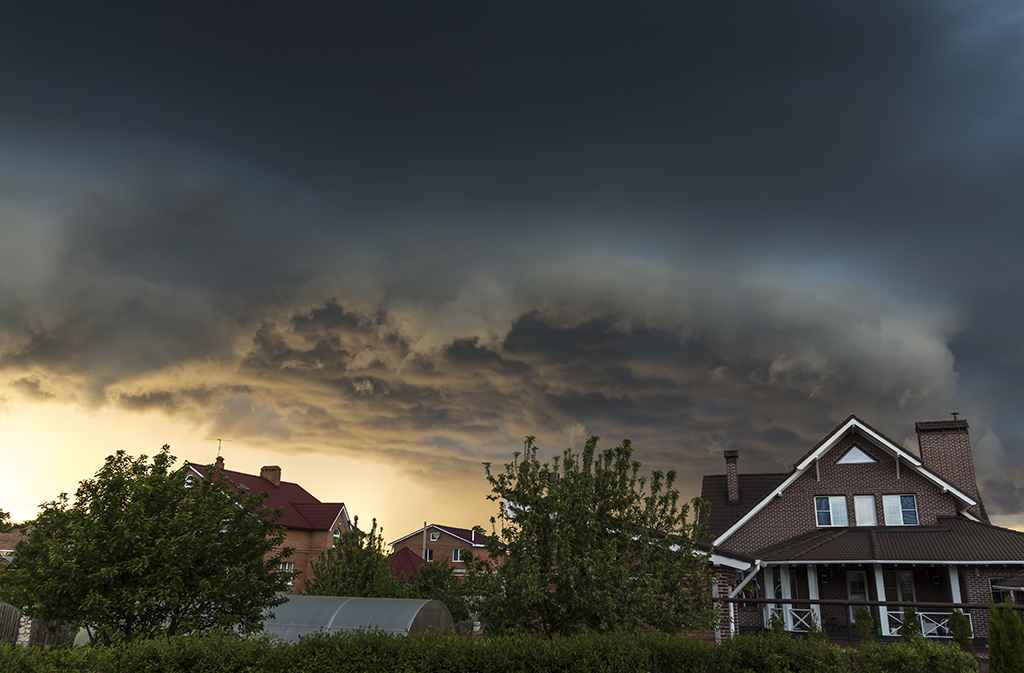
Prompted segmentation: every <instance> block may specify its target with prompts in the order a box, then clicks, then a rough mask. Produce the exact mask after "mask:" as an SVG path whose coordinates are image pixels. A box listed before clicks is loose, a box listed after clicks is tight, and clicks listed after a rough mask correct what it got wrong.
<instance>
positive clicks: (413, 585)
mask: <svg viewBox="0 0 1024 673" xmlns="http://www.w3.org/2000/svg"><path fill="white" fill-rule="evenodd" d="M463 555H464V558H465V560H466V561H467V562H469V559H468V557H467V556H468V552H465V551H464V552H463ZM469 586H470V585H469V584H467V583H466V582H463V581H461V580H460V579H459V578H458V577H456V576H455V573H454V572H453V571H452V569H451V567H450V566H449V565H448V564H447V563H446V562H444V561H431V562H430V563H425V564H423V565H422V566H420V569H419V572H417V573H416V576H415V577H413V578H412V580H411V581H410V582H408V583H407V584H405V585H404V586H403V587H402V588H403V589H404V591H403V592H402V593H403V595H405V596H407V597H409V598H430V599H433V600H438V601H441V602H442V603H444V604H445V605H447V606H448V610H449V611H450V612H451V613H452V618H453V619H454V620H455V621H456V622H461V621H465V620H467V619H469V604H468V601H467V589H468V587H469Z"/></svg>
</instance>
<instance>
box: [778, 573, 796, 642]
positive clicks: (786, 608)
mask: <svg viewBox="0 0 1024 673" xmlns="http://www.w3.org/2000/svg"><path fill="white" fill-rule="evenodd" d="M779 572H780V573H781V576H780V579H781V580H782V597H783V598H792V597H793V585H792V583H791V582H790V581H789V566H779ZM782 623H783V624H785V625H786V630H787V631H792V630H793V606H792V605H790V604H789V603H786V604H784V605H783V606H782Z"/></svg>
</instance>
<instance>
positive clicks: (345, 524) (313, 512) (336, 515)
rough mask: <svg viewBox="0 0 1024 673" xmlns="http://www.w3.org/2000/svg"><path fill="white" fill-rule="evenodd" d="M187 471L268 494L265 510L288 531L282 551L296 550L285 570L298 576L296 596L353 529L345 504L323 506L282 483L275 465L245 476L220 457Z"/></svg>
mask: <svg viewBox="0 0 1024 673" xmlns="http://www.w3.org/2000/svg"><path fill="white" fill-rule="evenodd" d="M185 469H186V470H188V471H189V473H190V475H191V476H192V477H194V478H198V479H205V478H207V475H210V474H213V475H218V476H219V478H221V479H224V480H225V481H226V482H228V483H229V484H230V485H231V486H232V487H233V488H235V489H238V490H240V491H245V492H248V493H254V494H255V493H262V494H265V496H266V497H265V499H264V501H263V504H264V506H266V507H270V508H272V509H277V510H279V511H280V515H279V516H278V519H277V522H278V523H279V524H281V525H282V526H284V529H285V536H284V541H283V542H282V544H281V547H291V548H292V549H293V550H294V551H293V552H292V555H291V557H289V559H288V561H287V562H286V563H285V564H284V567H285V569H286V570H292V571H294V572H295V573H296V576H295V580H294V582H293V584H292V591H294V592H295V593H302V591H303V590H304V589H305V587H306V582H307V581H308V579H309V577H310V576H311V574H312V566H313V561H314V560H316V559H317V557H319V556H320V554H321V553H322V552H323V551H324V550H325V549H328V548H329V547H331V545H333V544H334V540H335V539H336V538H337V536H339V535H341V534H343V533H345V532H347V531H348V530H349V529H350V528H351V521H350V520H349V515H348V510H346V509H345V503H342V502H320V501H319V500H317V499H316V498H315V497H313V495H311V494H310V493H309V491H307V490H306V489H304V488H302V487H301V486H299V485H298V484H296V483H294V482H290V481H282V480H281V468H280V467H278V466H276V465H267V466H264V467H262V468H260V473H259V474H258V475H255V474H246V473H244V472H236V471H234V470H228V469H225V467H224V459H223V458H221V457H218V458H217V461H216V462H215V463H214V464H213V465H212V466H211V465H200V464H197V463H190V462H187V463H185Z"/></svg>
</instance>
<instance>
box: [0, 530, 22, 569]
mask: <svg viewBox="0 0 1024 673" xmlns="http://www.w3.org/2000/svg"><path fill="white" fill-rule="evenodd" d="M24 537H25V532H24V530H23V529H22V528H12V529H11V530H9V531H7V532H6V533H0V562H7V561H9V560H10V559H12V558H14V548H15V547H17V546H18V543H19V542H21V541H22V539H23V538H24Z"/></svg>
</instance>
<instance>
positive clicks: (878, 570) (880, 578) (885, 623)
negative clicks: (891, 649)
mask: <svg viewBox="0 0 1024 673" xmlns="http://www.w3.org/2000/svg"><path fill="white" fill-rule="evenodd" d="M875 595H876V596H877V597H878V600H879V601H885V600H886V598H885V575H884V573H883V571H882V564H881V563H876V564H875ZM854 610H855V611H856V608H855V609H854ZM878 621H879V622H880V624H879V626H881V627H882V635H883V636H888V635H891V634H890V633H889V608H887V607H885V606H884V605H880V606H878Z"/></svg>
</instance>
